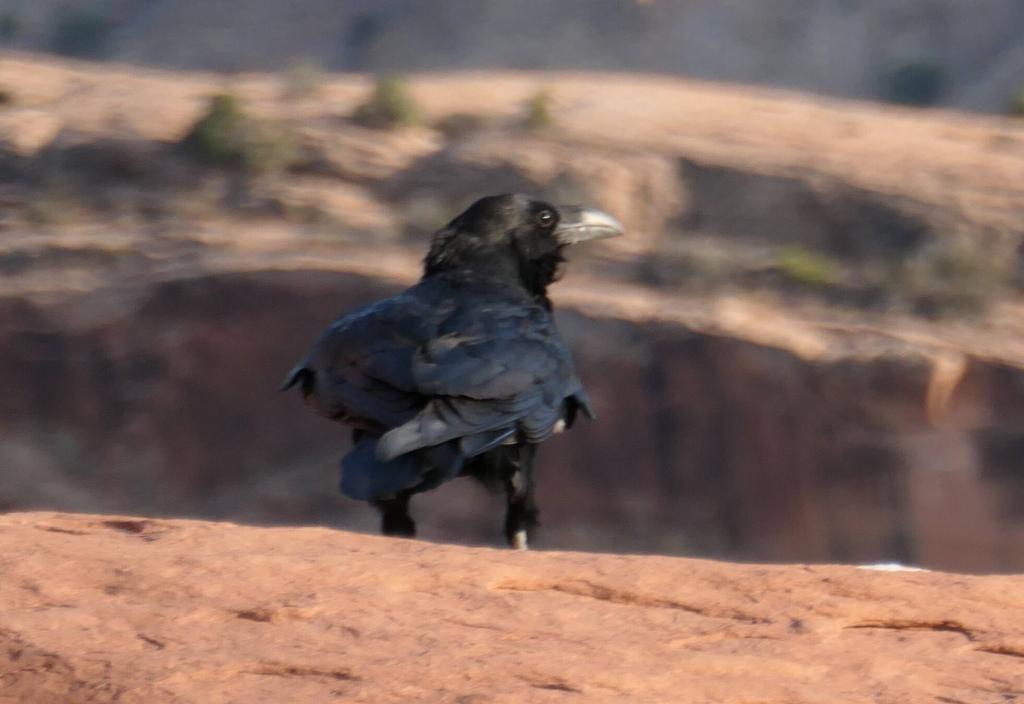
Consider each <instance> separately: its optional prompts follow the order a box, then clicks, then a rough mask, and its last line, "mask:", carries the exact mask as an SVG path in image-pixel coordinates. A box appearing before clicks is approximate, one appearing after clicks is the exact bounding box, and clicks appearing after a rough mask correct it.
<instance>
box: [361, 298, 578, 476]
mask: <svg viewBox="0 0 1024 704" xmlns="http://www.w3.org/2000/svg"><path fill="white" fill-rule="evenodd" d="M411 372H412V379H413V382H414V385H415V388H416V392H417V393H419V394H420V395H422V396H424V397H428V398H430V399H431V400H430V401H429V402H428V403H427V404H426V406H425V407H424V408H423V410H421V411H420V412H419V413H418V414H417V415H416V416H415V417H414V418H412V419H411V420H409V421H408V422H406V423H403V424H402V425H400V426H399V427H397V428H395V429H393V430H391V431H389V432H388V433H386V434H385V435H384V436H383V437H382V438H381V441H380V443H379V444H378V447H377V454H378V456H379V457H381V458H384V459H387V458H394V457H398V456H400V455H402V454H405V453H407V452H411V451H413V450H416V449H419V448H423V447H430V446H434V445H438V444H440V443H443V442H447V441H449V440H453V439H457V438H461V439H464V444H465V446H466V449H467V450H470V449H472V452H470V453H468V454H476V453H478V452H480V451H482V450H481V449H480V448H487V447H492V446H493V444H494V443H495V442H500V441H501V439H504V438H505V437H507V436H508V435H510V434H511V432H512V431H513V430H521V431H522V432H523V433H524V434H525V435H526V437H527V439H528V440H529V441H531V442H539V441H541V440H543V439H544V438H545V437H547V436H548V435H549V434H550V433H551V428H552V426H553V425H554V424H555V422H556V421H557V420H558V419H559V418H560V417H561V415H562V414H563V412H564V403H565V399H566V397H567V396H569V395H571V394H572V393H573V392H574V391H575V388H574V384H578V382H576V380H575V376H574V374H573V370H572V361H571V358H570V355H569V350H568V348H567V347H566V346H565V343H564V342H563V341H562V339H561V337H560V336H559V334H558V331H557V330H556V328H555V325H554V321H553V320H552V318H551V315H550V313H549V312H548V311H547V310H545V309H544V308H542V307H541V306H539V305H535V304H533V303H532V302H531V303H525V302H523V301H522V300H501V299H500V298H499V297H495V299H494V300H483V301H480V300H477V301H473V302H472V304H467V305H465V306H463V307H461V308H459V309H458V310H456V311H455V312H454V313H453V314H452V315H451V316H449V317H448V318H446V319H445V320H444V322H443V323H442V324H441V325H440V326H439V328H438V330H437V334H436V335H435V336H434V337H433V338H432V339H431V340H429V341H427V342H426V343H425V344H424V345H422V346H421V347H420V348H419V349H418V350H417V351H416V353H415V354H414V355H413V357H412V366H411Z"/></svg>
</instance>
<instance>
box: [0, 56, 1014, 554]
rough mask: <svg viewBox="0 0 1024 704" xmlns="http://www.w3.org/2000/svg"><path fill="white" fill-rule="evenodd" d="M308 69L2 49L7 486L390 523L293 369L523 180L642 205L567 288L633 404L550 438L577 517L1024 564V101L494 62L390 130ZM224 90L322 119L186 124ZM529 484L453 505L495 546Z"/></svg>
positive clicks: (441, 497) (12, 494) (545, 468)
mask: <svg viewBox="0 0 1024 704" xmlns="http://www.w3.org/2000/svg"><path fill="white" fill-rule="evenodd" d="M293 80H294V79H293V78H290V77H289V76H287V75H274V74H238V75H232V76H225V75H215V74H206V73H175V72H168V71H159V70H140V69H138V68H136V67H129V66H126V65H98V64H88V63H73V62H59V61H54V60H49V59H43V58H40V57H36V56H31V55H14V54H8V55H6V56H5V57H4V58H3V59H2V60H0V86H3V87H4V88H5V89H6V90H7V91H8V93H9V96H8V98H7V104H6V105H5V106H4V107H2V108H0V137H2V142H3V148H2V150H0V203H2V211H0V228H2V229H0V388H2V389H3V391H4V393H3V394H2V395H0V472H2V476H3V483H2V484H0V508H2V509H5V510H25V509H33V508H47V509H56V510H72V511H87V512H100V513H108V512H109V513H121V514H145V515H151V516H193V517H203V518H208V519H228V520H236V521H243V522H248V521H253V522H270V523H309V522H319V523H322V524H326V525H331V526H335V527H346V528H355V529H361V530H366V529H372V527H373V516H372V515H369V514H368V512H366V511H365V509H364V507H362V506H358V505H354V504H351V503H347V502H344V501H342V499H341V498H340V497H338V496H337V493H336V489H335V486H336V472H337V469H336V463H337V459H338V457H340V455H341V454H342V453H343V451H344V448H345V443H346V442H347V439H346V437H345V434H344V433H343V432H341V431H340V430H339V429H337V428H335V427H333V426H331V425H330V424H328V423H325V422H323V421H319V420H318V419H316V418H313V417H311V416H309V415H308V414H307V413H306V411H305V410H304V409H303V408H302V407H301V404H300V403H299V401H298V399H296V398H287V397H279V396H278V395H277V394H276V392H275V388H276V385H277V383H278V381H279V379H280V378H281V375H282V374H283V373H284V371H285V370H287V369H288V368H289V366H290V365H291V364H292V362H293V361H294V358H295V355H296V354H297V353H298V352H299V350H302V349H303V348H304V347H305V345H306V344H307V343H308V342H309V341H310V340H311V339H312V337H313V336H314V335H315V334H316V333H317V332H318V331H319V330H320V329H321V327H322V326H323V325H324V324H325V323H327V322H328V321H329V320H331V319H332V318H333V317H334V316H335V315H337V314H338V313H340V312H342V311H344V310H348V309H350V308H352V307H353V306H355V305H358V304H360V303H363V302H366V301H368V300H371V299H372V298H373V297H376V296H379V295H381V294H383V293H386V292H389V291H394V290H396V289H398V288H399V287H401V286H403V285H405V284H407V283H409V282H411V281H413V280H414V279H415V277H416V271H417V267H418V259H419V257H420V256H421V253H422V252H423V250H424V248H425V242H426V238H427V237H428V236H429V233H430V232H431V230H432V229H433V228H435V227H437V226H438V225H440V224H442V223H443V222H444V221H445V219H447V218H449V217H451V216H452V215H453V214H454V213H456V212H458V210H459V209H461V208H462V207H463V206H465V205H466V203H467V202H468V201H469V200H471V199H473V198H474V197H476V196H478V195H480V194H481V193H487V192H499V191H505V190H524V191H528V192H533V193H539V194H542V195H545V196H546V197H549V198H550V199H552V200H557V201H566V200H573V201H585V202H588V203H592V204H595V205H599V206H601V207H604V208H605V209H607V210H609V211H610V212H612V213H614V214H616V215H617V216H618V217H620V218H621V219H622V220H623V221H624V222H625V223H626V225H627V227H628V229H629V235H628V237H625V238H622V239H621V240H618V241H614V242H609V243H607V245H601V246H598V247H595V248H593V249H592V250H591V251H589V252H584V253H581V255H580V256H578V257H574V260H573V261H572V262H570V266H569V268H568V274H567V276H566V278H565V280H564V281H563V282H561V283H559V284H558V286H557V287H556V288H555V289H554V295H555V301H556V305H557V306H558V308H559V311H560V313H559V315H560V325H561V326H562V328H563V331H564V333H565V335H566V336H567V338H569V339H570V341H571V343H572V345H573V347H574V353H575V355H576V358H577V360H578V362H579V367H580V370H581V374H582V376H583V378H584V379H586V381H587V383H588V385H589V387H590V390H591V394H592V396H593V397H594V401H595V405H596V407H597V411H598V414H599V416H600V420H599V421H598V422H596V423H592V424H588V425H587V426H586V427H584V428H582V429H581V430H579V431H574V432H573V433H572V434H570V435H567V436H565V437H562V438H559V439H557V440H556V441H553V442H552V443H550V444H549V446H546V447H545V451H544V453H543V454H542V460H541V461H542V467H541V473H540V474H541V479H540V492H541V496H540V501H541V506H542V508H543V511H544V531H543V534H542V536H541V543H539V544H540V545H543V546H545V547H548V548H558V549H597V550H606V551H608V550H610V551H617V550H624V551H640V552H660V553H669V554H685V555H689V556H717V557H725V558H729V559H743V560H760V561H770V560H788V561H804V562H814V561H850V562H869V561H876V560H883V559H886V560H888V559H894V560H899V561H903V562H909V563H914V564H922V565H926V566H929V567H934V568H943V569H953V570H960V571H968V572H990V571H1014V570H1020V569H1022V567H1024V513H1022V512H1021V509H1020V506H1021V503H1020V499H1021V497H1022V496H1024V468H1022V464H1021V462H1022V457H1024V451H1022V448H1024V373H1022V365H1024V335H1022V333H1024V310H1022V306H1021V301H1020V298H1019V286H1020V281H1021V278H1020V277H1021V271H1022V270H1024V267H1022V265H1021V256H1022V255H1021V253H1022V252H1024V249H1022V248H1021V242H1022V230H1021V227H1020V223H1021V222H1022V221H1024V128H1022V127H1021V125H1020V124H1019V123H1018V122H1015V121H1013V120H1009V119H1001V118H981V117H973V116H965V115H962V114H956V113H947V112H941V111H921V110H905V109H893V108H882V107H879V106H874V105H868V104H860V103H851V102H842V101H836V100H828V99H822V98H815V97H811V96H807V95H802V94H796V93H786V92H778V91H768V90H757V89H740V88H736V87H733V86H725V85H714V84H705V83H698V82H690V81H683V80H678V79H672V78H655V77H644V76H631V75H614V74H585V73H578V74H531V73H504V74H473V73H463V74H437V75H422V76H417V77H415V78H414V79H411V80H410V81H409V86H408V88H409V91H410V93H411V95H412V96H413V98H414V100H415V101H416V103H417V104H418V106H419V108H420V111H421V113H422V119H421V120H420V122H419V124H418V125H415V126H409V127H404V128H401V129H393V130H382V129H374V128H369V127H366V126H363V125H360V124H356V123H355V122H353V120H352V119H351V116H352V115H353V113H354V111H355V110H356V108H357V106H358V105H359V104H361V103H362V102H363V101H365V100H366V98H367V95H368V93H369V91H370V90H371V88H372V80H371V79H369V78H368V77H366V76H354V75H327V76H322V77H320V82H319V84H318V85H317V86H316V90H311V91H309V92H307V93H305V94H302V95H296V94H295V91H294V90H293V88H294V85H292V83H290V81H293ZM538 91H543V94H544V95H546V96H547V98H546V100H548V101H549V102H550V105H549V107H548V110H549V112H550V114H551V116H552V119H551V124H548V125H546V126H544V127H543V128H542V129H527V128H525V127H524V124H523V114H524V106H526V105H528V104H529V103H530V101H531V100H535V99H536V96H537V95H538ZM223 92H228V93H230V94H231V95H232V96H234V99H236V100H237V101H239V103H240V104H241V105H242V106H243V107H244V109H245V110H246V112H247V113H248V114H249V115H251V116H253V118H254V119H258V120H260V121H261V123H260V124H261V125H264V126H266V125H270V126H273V128H274V129H275V130H280V134H283V135H286V137H287V139H286V141H287V143H288V144H289V145H290V149H289V151H288V153H289V161H288V162H287V163H286V164H283V165H279V168H278V170H277V171H275V172H273V173H260V174H249V173H241V172H239V171H237V170H230V169H229V170H224V169H217V168H211V167H209V166H206V165H203V164H199V163H197V162H196V161H195V159H194V158H193V157H191V156H190V155H189V153H188V152H187V150H185V148H184V146H183V144H182V140H183V139H184V138H185V136H186V135H187V134H189V132H190V130H191V129H192V128H193V126H194V125H195V124H196V121H197V120H198V119H199V118H200V117H201V116H202V115H203V114H204V111H205V110H206V109H207V105H208V101H209V98H210V96H211V95H213V94H215V93H223ZM466 116H469V118H471V119H467V117H466ZM455 117H457V118H459V119H458V120H451V121H448V122H446V120H448V119H449V118H455ZM460 120H461V122H459V121H460ZM459 124H461V127H458V129H454V128H453V125H459ZM275 134H278V133H277V132H275ZM495 501H496V500H495V499H494V497H489V496H486V495H484V494H483V493H482V492H478V491H476V490H475V488H474V487H472V486H469V485H461V484H455V485H452V487H451V488H450V489H449V488H447V487H446V489H445V491H443V492H438V493H437V494H436V495H434V496H431V497H429V498H427V499H425V500H424V501H423V502H421V503H420V504H419V505H418V507H417V512H418V518H419V520H420V524H421V526H422V527H423V529H424V533H425V535H426V536H427V537H430V538H434V539H445V540H458V541H460V542H470V543H484V544H493V543H494V542H495V541H496V539H497V533H498V531H497V530H496V522H497V520H498V519H497V517H496V512H495V509H496V506H495Z"/></svg>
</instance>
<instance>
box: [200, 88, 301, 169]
mask: <svg viewBox="0 0 1024 704" xmlns="http://www.w3.org/2000/svg"><path fill="white" fill-rule="evenodd" d="M183 144H184V145H185V147H186V149H188V151H189V152H191V153H192V155H193V156H194V157H195V158H197V159H198V160H199V161H200V162H202V163H204V164H206V165H207V166H213V167H217V168H228V169H239V170H243V171H247V172H250V173H254V174H268V173H275V172H278V171H282V170H284V169H287V168H288V167H289V166H291V164H292V163H294V161H295V159H296V156H297V150H296V145H295V140H294V139H293V136H292V135H291V133H290V132H289V131H288V130H286V129H285V128H284V127H283V126H281V125H279V124H275V123H272V122H269V121H266V120H258V119H256V118H253V117H251V116H249V115H248V114H247V113H246V112H245V109H244V108H243V107H242V103H241V101H240V100H239V99H238V98H237V97H235V96H234V95H231V94H230V93H221V94H219V95H215V96H213V97H212V98H211V99H210V103H209V107H208V108H207V110H206V113H205V114H204V115H203V116H202V117H201V118H200V119H199V121H198V122H196V124H195V125H194V126H193V127H192V130H191V131H190V132H189V134H188V135H187V136H186V137H185V139H184V142H183Z"/></svg>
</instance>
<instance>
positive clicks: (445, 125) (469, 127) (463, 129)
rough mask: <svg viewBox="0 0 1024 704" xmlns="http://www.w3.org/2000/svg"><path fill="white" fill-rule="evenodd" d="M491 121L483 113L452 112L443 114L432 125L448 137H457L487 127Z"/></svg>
mask: <svg viewBox="0 0 1024 704" xmlns="http://www.w3.org/2000/svg"><path fill="white" fill-rule="evenodd" d="M490 124H491V121H490V120H489V119H488V118H487V117H486V116H484V115H477V114H475V113H470V112H454V113H452V114H450V115H445V116H444V117H442V118H441V119H440V120H438V121H437V122H436V123H434V127H435V128H436V129H437V130H438V131H439V132H441V133H442V134H443V135H444V136H445V137H447V138H448V139H458V138H459V137H465V136H467V135H470V134H473V133H474V132H480V131H481V130H484V129H487V127H488V126H489V125H490Z"/></svg>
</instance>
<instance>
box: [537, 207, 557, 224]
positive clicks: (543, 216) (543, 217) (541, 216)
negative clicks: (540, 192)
mask: <svg viewBox="0 0 1024 704" xmlns="http://www.w3.org/2000/svg"><path fill="white" fill-rule="evenodd" d="M536 219H537V224H538V225H540V226H541V227H551V224H552V223H553V222H554V221H555V214H554V213H552V212H551V211H550V210H542V211H540V212H539V213H537V218H536Z"/></svg>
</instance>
